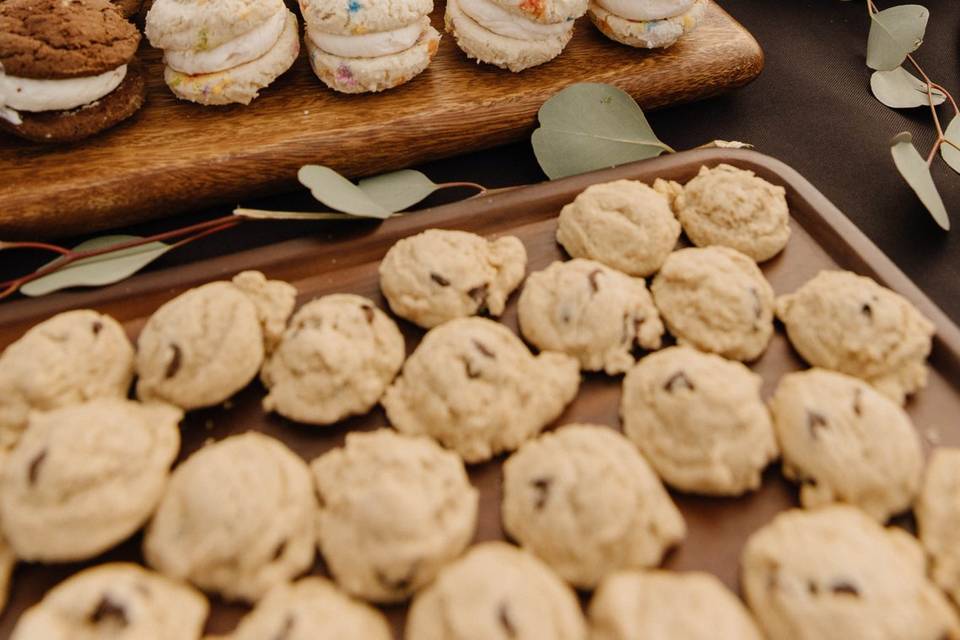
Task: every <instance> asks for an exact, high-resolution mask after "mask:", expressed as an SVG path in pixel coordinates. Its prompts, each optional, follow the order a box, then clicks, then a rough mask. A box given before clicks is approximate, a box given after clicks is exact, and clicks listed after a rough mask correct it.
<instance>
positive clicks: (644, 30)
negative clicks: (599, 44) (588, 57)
mask: <svg viewBox="0 0 960 640" xmlns="http://www.w3.org/2000/svg"><path fill="white" fill-rule="evenodd" d="M604 4H609V3H607V2H603V1H602V0H600V1H597V0H591V2H590V7H589V9H588V10H587V15H588V16H590V20H591V21H592V22H593V24H594V25H595V26H596V27H597V29H599V30H600V32H601V33H602V34H603V35H605V36H607V37H608V38H610V39H611V40H614V41H616V42H619V43H620V44H625V45H627V46H628V47H638V48H640V49H662V48H665V47H669V46H672V45H673V44H675V43H676V42H677V40H679V39H680V38H681V37H682V36H684V35H685V34H687V33H690V32H691V31H693V30H694V29H696V28H697V26H698V25H699V24H700V22H701V21H702V20H703V15H704V13H705V12H706V8H707V3H706V0H697V1H696V2H695V3H693V5H692V6H691V7H690V8H689V9H688V10H687V11H685V12H684V13H681V14H680V15H676V16H671V17H668V18H661V19H659V20H629V19H627V18H624V17H622V16H619V15H617V14H615V13H613V12H611V11H608V10H607V9H606V8H604V6H603V5H604ZM635 4H642V3H635Z"/></svg>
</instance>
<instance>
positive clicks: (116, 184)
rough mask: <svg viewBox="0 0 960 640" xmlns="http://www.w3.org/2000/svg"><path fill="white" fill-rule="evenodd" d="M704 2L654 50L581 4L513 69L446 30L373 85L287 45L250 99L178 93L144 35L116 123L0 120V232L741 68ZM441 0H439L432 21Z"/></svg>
mask: <svg viewBox="0 0 960 640" xmlns="http://www.w3.org/2000/svg"><path fill="white" fill-rule="evenodd" d="M293 4H296V3H293ZM707 4H708V7H707V12H706V16H705V17H704V20H703V23H702V24H701V26H700V27H699V28H698V29H697V30H696V31H694V32H693V33H691V34H690V35H689V36H688V37H685V38H684V39H683V40H681V41H680V42H679V43H677V45H676V46H673V47H670V48H669V49H664V50H657V51H640V50H637V49H632V48H630V47H625V46H623V45H620V44H617V43H615V42H612V41H611V40H608V39H607V38H605V37H604V36H603V35H601V34H600V33H599V32H598V31H597V30H596V29H595V28H594V27H593V25H591V24H590V21H589V20H588V19H587V18H583V19H581V20H579V21H578V22H577V26H576V31H575V33H574V37H573V39H572V40H571V42H570V44H569V45H568V46H567V48H566V50H565V51H564V53H563V55H561V56H560V57H558V58H557V59H556V60H553V61H552V62H550V63H549V64H545V65H542V66H540V67H537V68H534V69H528V70H526V71H525V72H524V73H519V74H517V73H510V72H508V71H503V70H501V69H497V68H495V67H492V66H490V65H477V64H476V63H475V62H473V61H471V60H468V59H467V58H466V56H465V55H464V54H463V53H462V52H461V51H460V50H459V49H458V48H457V46H456V44H455V43H454V41H453V38H452V36H449V35H445V36H444V38H443V40H442V41H441V42H440V49H439V50H438V52H437V55H436V57H435V58H434V60H433V62H432V63H431V65H430V68H429V69H428V70H427V71H426V72H424V73H423V74H421V75H420V76H418V77H417V78H415V79H414V80H412V81H411V82H409V83H407V84H406V85H404V86H402V87H399V88H397V89H394V90H391V91H387V92H384V93H379V94H367V95H352V96H348V95H343V94H337V93H334V92H333V91H331V90H329V89H327V88H326V87H325V86H324V85H323V84H322V83H321V82H320V81H319V80H317V78H316V77H315V76H314V75H313V72H312V71H311V70H310V65H309V64H308V62H307V56H306V54H305V53H303V52H302V53H301V55H300V58H299V59H298V60H297V61H296V63H295V64H294V65H293V68H292V69H290V71H288V72H287V73H286V74H284V75H283V76H282V77H281V78H280V79H278V80H277V82H275V83H274V84H273V85H271V86H270V87H268V88H267V89H265V90H264V91H263V92H262V94H261V96H260V97H259V98H257V99H256V100H255V101H254V102H253V103H252V104H251V105H249V106H243V105H232V106H226V107H203V106H200V105H196V104H192V103H189V102H183V101H180V100H177V99H176V98H174V96H173V94H171V93H170V91H169V90H168V89H167V87H166V85H164V83H163V78H162V76H163V73H162V63H161V53H160V51H158V50H156V49H151V48H150V46H149V45H147V44H144V45H143V46H142V47H141V50H140V57H141V58H142V59H143V61H144V66H145V73H146V77H147V104H146V106H145V107H144V108H143V109H142V110H141V111H140V112H139V113H138V114H136V115H135V116H134V117H133V118H132V119H131V120H130V121H128V122H125V123H123V124H121V125H119V126H118V127H116V128H114V129H112V130H111V131H107V132H104V133H103V134H101V135H98V136H96V137H94V138H91V139H90V140H87V141H84V142H80V143H77V144H73V145H67V146H44V145H36V144H31V143H27V142H23V141H20V140H17V139H16V138H13V137H11V136H8V135H2V134H0V237H3V238H4V239H6V240H10V239H13V238H25V237H29V238H33V239H36V238H38V237H44V238H49V237H54V236H66V235H74V234H84V233H90V232H91V231H96V230H98V229H106V228H111V227H118V226H122V225H124V224H129V223H132V222H139V221H142V220H147V219H150V218H159V217H163V216H169V215H172V214H174V213H177V212H179V211H184V210H193V211H196V210H198V209H199V208H203V207H207V206H210V205H213V204H216V203H221V202H225V203H227V204H230V205H233V204H235V203H237V202H239V201H241V200H244V199H246V198H250V197H252V196H256V195H266V194H269V193H276V192H277V191H278V190H282V189H290V188H291V187H294V186H295V185H296V181H295V180H294V176H296V173H297V169H299V168H300V166H302V165H304V164H311V163H317V164H325V165H328V166H331V167H333V168H334V169H336V170H337V171H339V172H341V173H343V174H344V175H347V176H350V177H360V176H365V175H373V174H377V173H382V172H384V171H390V170H393V169H400V168H402V167H407V166H411V165H415V164H419V163H422V162H425V161H428V160H434V159H437V158H443V157H447V156H451V155H457V154H460V153H464V152H466V151H470V150H475V149H482V148H487V147H494V146H497V145H501V144H505V143H507V142H511V141H514V140H520V139H522V138H524V137H526V136H528V135H529V134H530V132H531V131H532V130H533V127H534V125H535V123H536V114H537V110H538V109H539V108H540V105H541V104H543V102H544V101H545V100H546V99H547V98H549V97H550V96H552V95H553V94H554V93H556V92H557V91H559V90H561V89H563V88H564V87H566V86H567V85H569V84H572V83H574V82H584V81H589V82H606V83H610V84H615V85H617V86H618V87H620V88H621V89H623V90H625V91H627V92H628V93H630V94H631V95H633V96H634V97H635V98H636V99H637V100H638V101H639V103H640V104H641V106H643V107H644V108H655V107H662V106H665V105H668V104H674V103H677V102H689V101H691V100H697V99H700V98H705V97H707V96H711V95H715V94H717V93H721V92H723V91H727V90H730V89H732V88H734V87H739V86H741V85H744V84H746V83H748V82H750V81H751V80H753V79H754V78H756V77H757V75H759V74H760V70H761V69H762V68H763V51H762V50H761V49H760V46H759V45H758V44H757V41H756V40H755V39H754V38H753V36H752V35H750V33H749V32H748V31H747V30H746V29H745V28H744V27H743V26H742V25H740V24H739V23H738V22H737V21H736V20H734V19H733V18H731V17H730V15H729V14H727V13H726V12H725V11H724V10H723V9H722V8H720V6H719V5H717V4H716V3H714V2H713V0H708V3H707ZM443 10H444V2H443V1H442V0H438V2H436V7H435V9H434V12H433V22H434V26H436V27H437V28H438V29H440V30H442V28H443V27H442V21H443ZM301 29H302V26H301Z"/></svg>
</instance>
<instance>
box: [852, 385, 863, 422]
mask: <svg viewBox="0 0 960 640" xmlns="http://www.w3.org/2000/svg"><path fill="white" fill-rule="evenodd" d="M862 401H863V389H861V388H860V387H857V388H856V389H854V390H853V412H854V413H855V414H856V415H857V416H858V417H859V416H862V415H863V404H862Z"/></svg>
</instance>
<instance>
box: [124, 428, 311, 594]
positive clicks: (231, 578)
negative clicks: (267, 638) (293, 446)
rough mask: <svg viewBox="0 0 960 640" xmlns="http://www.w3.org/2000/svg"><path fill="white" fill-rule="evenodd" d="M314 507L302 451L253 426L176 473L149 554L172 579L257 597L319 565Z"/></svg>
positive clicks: (146, 547) (147, 540) (153, 526)
mask: <svg viewBox="0 0 960 640" xmlns="http://www.w3.org/2000/svg"><path fill="white" fill-rule="evenodd" d="M316 508H317V504H316V498H315V497H314V492H313V483H312V481H311V479H310V471H309V469H308V468H307V465H306V464H305V463H304V462H303V460H301V459H300V458H299V457H297V455H296V454H294V453H293V452H292V451H290V450H289V449H288V448H287V447H286V446H284V445H283V444H282V443H281V442H280V441H278V440H274V439H273V438H270V437H267V436H265V435H262V434H260V433H256V432H253V431H250V432H247V433H244V434H243V435H237V436H231V437H229V438H227V439H225V440H221V441H220V442H217V443H214V444H211V445H207V446H205V447H204V448H202V449H200V450H199V451H197V452H196V453H194V454H193V455H191V456H190V457H189V458H187V460H186V461H184V462H183V463H181V464H180V465H179V466H178V467H177V468H176V469H175V470H174V472H173V476H172V477H171V478H170V482H169V484H168V486H167V491H166V493H165V494H164V496H163V499H162V500H161V502H160V506H159V507H157V512H156V514H155V515H154V517H153V520H152V521H151V522H150V526H149V527H148V528H147V533H146V536H145V537H144V541H143V554H144V557H145V558H146V560H147V563H149V564H150V566H152V567H154V568H156V569H157V570H159V571H160V572H162V573H164V574H166V575H168V576H170V577H172V578H177V579H181V580H188V581H190V582H192V583H193V584H195V585H197V586H198V587H200V588H201V589H204V590H206V591H213V592H216V593H219V594H220V595H221V596H223V597H224V598H225V599H227V600H244V601H247V602H255V601H256V600H258V599H259V598H260V597H261V596H263V594H265V593H266V592H267V591H268V590H270V588H272V587H274V586H276V585H278V584H281V583H284V582H287V581H289V580H290V579H291V578H294V577H296V576H297V575H299V574H301V573H303V572H304V571H306V570H307V569H308V568H310V567H311V566H312V565H313V557H314V540H315V537H314V516H315V514H316Z"/></svg>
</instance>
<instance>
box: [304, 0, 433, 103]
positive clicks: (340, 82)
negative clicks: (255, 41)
mask: <svg viewBox="0 0 960 640" xmlns="http://www.w3.org/2000/svg"><path fill="white" fill-rule="evenodd" d="M300 10H301V12H302V13H303V19H304V21H305V22H306V23H307V29H306V38H305V42H306V45H307V51H308V52H309V53H310V66H311V67H313V71H314V73H316V74H317V77H318V78H320V80H321V81H323V83H324V84H325V85H327V86H328V87H330V88H331V89H334V90H335V91H340V92H342V93H366V92H375V91H383V90H385V89H391V88H393V87H396V86H398V85H401V84H403V83H405V82H407V81H409V80H410V79H412V78H414V77H415V76H417V75H419V74H420V73H421V72H422V71H423V70H424V69H426V68H427V66H429V64H430V60H431V59H432V58H433V56H434V54H436V52H437V47H438V46H439V44H440V34H439V33H438V32H437V30H436V29H434V28H433V27H431V26H430V18H429V15H430V12H431V11H433V0H386V1H383V2H368V1H362V0H345V1H342V0H300Z"/></svg>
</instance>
